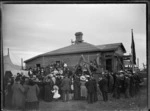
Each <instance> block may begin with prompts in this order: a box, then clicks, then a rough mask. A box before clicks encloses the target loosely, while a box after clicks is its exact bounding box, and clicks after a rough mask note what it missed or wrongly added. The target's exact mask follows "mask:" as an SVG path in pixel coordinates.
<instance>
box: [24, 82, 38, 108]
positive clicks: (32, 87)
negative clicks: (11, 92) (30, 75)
mask: <svg viewBox="0 0 150 111" xmlns="http://www.w3.org/2000/svg"><path fill="white" fill-rule="evenodd" d="M27 88H28V89H27V95H26V108H27V109H29V110H38V108H39V101H38V97H37V95H38V94H39V91H40V89H39V87H38V85H37V84H35V83H34V82H33V81H32V80H29V84H28V86H27Z"/></svg>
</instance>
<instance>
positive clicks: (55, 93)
mask: <svg viewBox="0 0 150 111" xmlns="http://www.w3.org/2000/svg"><path fill="white" fill-rule="evenodd" d="M53 89H54V90H53V91H52V93H54V95H53V98H54V100H55V101H57V100H58V99H59V98H60V94H59V93H58V90H59V88H58V86H57V85H54V86H53Z"/></svg>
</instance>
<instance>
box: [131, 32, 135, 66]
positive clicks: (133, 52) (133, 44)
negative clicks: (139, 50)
mask: <svg viewBox="0 0 150 111" xmlns="http://www.w3.org/2000/svg"><path fill="white" fill-rule="evenodd" d="M131 33H132V42H131V54H132V63H133V64H136V53H135V43H134V38H133V29H132V32H131Z"/></svg>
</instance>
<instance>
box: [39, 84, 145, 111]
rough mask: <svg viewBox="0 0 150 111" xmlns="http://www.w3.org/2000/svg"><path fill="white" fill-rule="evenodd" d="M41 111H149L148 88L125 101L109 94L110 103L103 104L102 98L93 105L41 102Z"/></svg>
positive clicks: (78, 102)
mask: <svg viewBox="0 0 150 111" xmlns="http://www.w3.org/2000/svg"><path fill="white" fill-rule="evenodd" d="M39 107H40V111H108V110H109V111H110V110H115V111H118V110H122V111H126V110H127V111H128V110H130V111H137V110H141V111H147V88H146V87H142V88H141V89H140V92H139V93H138V94H137V95H136V96H135V97H133V98H128V99H125V98H124V95H121V98H120V99H114V98H112V97H111V95H110V94H109V101H108V102H103V101H102V97H100V98H99V101H97V102H96V103H93V104H88V103H87V101H85V100H80V101H75V100H70V101H69V102H62V101H57V102H49V103H48V102H44V101H41V102H40V106H39Z"/></svg>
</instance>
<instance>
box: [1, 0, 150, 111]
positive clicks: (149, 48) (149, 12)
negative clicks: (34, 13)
mask: <svg viewBox="0 0 150 111" xmlns="http://www.w3.org/2000/svg"><path fill="white" fill-rule="evenodd" d="M4 4H146V55H147V57H146V59H147V88H148V90H147V97H148V100H147V106H148V109H149V110H150V74H149V72H150V65H149V64H150V37H149V34H150V23H149V20H150V1H148V0H143V1H140V0H128V1H126V0H123V1H120V0H112V1H111V0H106V1H105V0H97V1H89V0H79V1H77V0H72V1H70V0H67V1H66V0H62V1H59V0H55V1H41V0H36V1H34V0H33V1H19V0H14V1H5V0H3V1H2V2H1V15H2V13H3V10H2V7H3V5H4ZM2 22H3V21H2V16H1V22H0V29H1V35H0V41H1V49H0V51H1V58H0V61H1V110H3V105H4V103H3V94H4V90H3V89H4V84H3V83H4V81H3V74H4V70H3V69H4V66H3V64H4V61H3V35H2V34H3V31H2Z"/></svg>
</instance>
